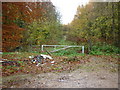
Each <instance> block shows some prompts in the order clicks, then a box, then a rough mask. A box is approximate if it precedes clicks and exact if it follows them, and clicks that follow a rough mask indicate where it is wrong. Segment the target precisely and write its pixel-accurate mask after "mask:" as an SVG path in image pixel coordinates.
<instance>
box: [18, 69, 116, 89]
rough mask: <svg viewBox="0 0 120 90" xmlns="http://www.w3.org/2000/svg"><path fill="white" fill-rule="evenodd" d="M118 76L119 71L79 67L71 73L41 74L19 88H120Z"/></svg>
mask: <svg viewBox="0 0 120 90" xmlns="http://www.w3.org/2000/svg"><path fill="white" fill-rule="evenodd" d="M117 77H118V75H117V73H110V72H108V71H104V70H102V71H98V72H85V71H82V70H80V69H78V70H75V71H73V72H71V73H58V74H56V73H46V74H39V75H37V76H35V77H33V78H29V79H28V80H29V81H28V82H27V83H26V84H24V85H21V86H19V88H20V87H23V88H118V78H117Z"/></svg>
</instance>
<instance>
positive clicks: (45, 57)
mask: <svg viewBox="0 0 120 90" xmlns="http://www.w3.org/2000/svg"><path fill="white" fill-rule="evenodd" d="M40 56H42V57H43V58H44V59H53V58H52V57H51V56H49V55H44V54H40Z"/></svg>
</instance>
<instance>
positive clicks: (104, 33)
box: [2, 2, 120, 53]
mask: <svg viewBox="0 0 120 90" xmlns="http://www.w3.org/2000/svg"><path fill="white" fill-rule="evenodd" d="M118 14H119V3H118V2H90V3H89V4H87V5H86V6H78V8H77V12H76V15H75V16H74V19H73V21H72V22H71V23H69V24H68V25H62V24H61V22H60V18H61V16H60V13H59V11H57V10H56V8H55V6H54V5H53V4H52V2H20V3H18V2H3V3H2V21H3V24H2V33H3V34H2V43H3V46H2V50H3V52H11V51H16V50H17V49H19V50H21V51H28V49H29V48H30V47H31V45H42V44H61V43H60V42H61V41H62V42H68V43H67V44H74V45H85V46H86V47H87V50H88V51H90V50H91V49H92V48H93V49H94V48H95V47H93V46H94V45H96V44H98V43H99V45H103V44H104V45H110V46H109V47H110V48H113V49H116V53H119V50H118V49H119V48H118V47H120V42H119V39H120V35H119V34H120V30H119V27H118V25H119V22H118V18H119V15H118ZM62 44H65V43H62ZM97 48H98V47H97ZM105 48H106V47H104V49H105ZM108 49H109V48H108Z"/></svg>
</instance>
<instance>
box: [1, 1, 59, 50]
mask: <svg viewBox="0 0 120 90" xmlns="http://www.w3.org/2000/svg"><path fill="white" fill-rule="evenodd" d="M50 11H54V12H52V14H51V13H50ZM2 14H3V15H2V21H3V24H2V45H3V48H2V51H3V52H6V51H7V52H8V51H14V50H15V49H16V48H17V47H21V46H22V45H25V44H26V45H28V44H29V40H27V39H28V38H29V37H30V36H31V35H30V34H31V33H30V32H31V31H30V32H29V30H28V29H30V28H28V27H29V26H30V25H31V24H33V22H37V23H42V22H46V21H48V20H49V21H52V20H51V17H53V16H55V9H54V6H53V5H52V3H51V2H3V3H2ZM50 15H51V16H50ZM55 18H56V17H55ZM56 20H57V19H56ZM54 21H55V19H54ZM42 26H43V25H38V26H37V27H38V28H40V27H42ZM37 27H36V28H37ZM36 28H35V29H34V30H36ZM34 30H33V28H32V31H34ZM36 33H37V32H36ZM36 33H35V34H36ZM25 34H27V35H25ZM39 37H41V38H42V37H44V36H39ZM36 38H37V37H36ZM36 38H34V40H33V41H34V42H35V40H36ZM41 38H39V40H38V41H41V40H40V39H41ZM31 44H32V43H31Z"/></svg>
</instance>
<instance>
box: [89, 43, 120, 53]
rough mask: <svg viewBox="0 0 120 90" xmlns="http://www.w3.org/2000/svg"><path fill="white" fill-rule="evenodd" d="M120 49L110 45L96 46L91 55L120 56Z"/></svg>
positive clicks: (93, 47)
mask: <svg viewBox="0 0 120 90" xmlns="http://www.w3.org/2000/svg"><path fill="white" fill-rule="evenodd" d="M119 53H120V49H119V48H118V47H115V46H113V45H108V44H100V43H99V44H95V45H94V46H92V50H91V52H90V54H93V55H109V54H119Z"/></svg>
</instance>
